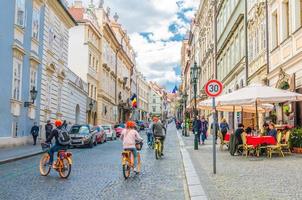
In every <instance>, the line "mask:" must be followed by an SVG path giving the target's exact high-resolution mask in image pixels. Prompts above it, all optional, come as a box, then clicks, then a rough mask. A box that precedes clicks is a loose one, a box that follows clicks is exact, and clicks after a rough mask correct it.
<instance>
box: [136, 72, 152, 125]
mask: <svg viewBox="0 0 302 200" xmlns="http://www.w3.org/2000/svg"><path fill="white" fill-rule="evenodd" d="M137 77H138V79H137V88H138V92H137V94H138V105H137V106H138V110H139V119H140V120H147V118H148V112H149V94H150V87H149V84H148V82H147V81H146V78H145V77H144V75H143V74H142V73H138V74H137Z"/></svg>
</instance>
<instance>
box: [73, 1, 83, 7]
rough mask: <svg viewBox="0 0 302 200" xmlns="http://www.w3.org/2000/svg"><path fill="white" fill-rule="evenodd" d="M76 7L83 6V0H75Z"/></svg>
mask: <svg viewBox="0 0 302 200" xmlns="http://www.w3.org/2000/svg"><path fill="white" fill-rule="evenodd" d="M74 7H75V8H83V3H82V0H76V1H74Z"/></svg>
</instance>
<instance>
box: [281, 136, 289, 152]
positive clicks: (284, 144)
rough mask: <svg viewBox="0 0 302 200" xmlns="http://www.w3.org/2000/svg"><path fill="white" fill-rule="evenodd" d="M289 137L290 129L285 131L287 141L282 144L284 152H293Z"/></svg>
mask: <svg viewBox="0 0 302 200" xmlns="http://www.w3.org/2000/svg"><path fill="white" fill-rule="evenodd" d="M289 138H290V131H287V132H286V133H285V142H284V143H281V144H280V145H281V149H282V150H283V153H285V152H287V153H291V151H290V147H289ZM284 150H285V151H284Z"/></svg>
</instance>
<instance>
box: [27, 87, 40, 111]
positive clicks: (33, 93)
mask: <svg viewBox="0 0 302 200" xmlns="http://www.w3.org/2000/svg"><path fill="white" fill-rule="evenodd" d="M29 92H30V98H31V100H32V102H24V107H29V106H30V105H33V104H34V103H35V100H36V99H37V94H38V91H37V90H36V87H35V86H33V88H32V89H31V90H30V91H29Z"/></svg>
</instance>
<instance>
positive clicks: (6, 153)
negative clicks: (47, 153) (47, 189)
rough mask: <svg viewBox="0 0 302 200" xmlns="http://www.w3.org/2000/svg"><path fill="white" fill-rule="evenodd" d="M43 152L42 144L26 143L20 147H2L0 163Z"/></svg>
mask: <svg viewBox="0 0 302 200" xmlns="http://www.w3.org/2000/svg"><path fill="white" fill-rule="evenodd" d="M40 153H42V149H41V145H40V144H39V143H38V144H37V145H36V146H34V145H32V144H31V145H24V146H19V147H12V148H5V149H0V164H4V163H8V162H13V161H16V160H20V159H23V158H28V157H31V156H35V155H38V154H40Z"/></svg>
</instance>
